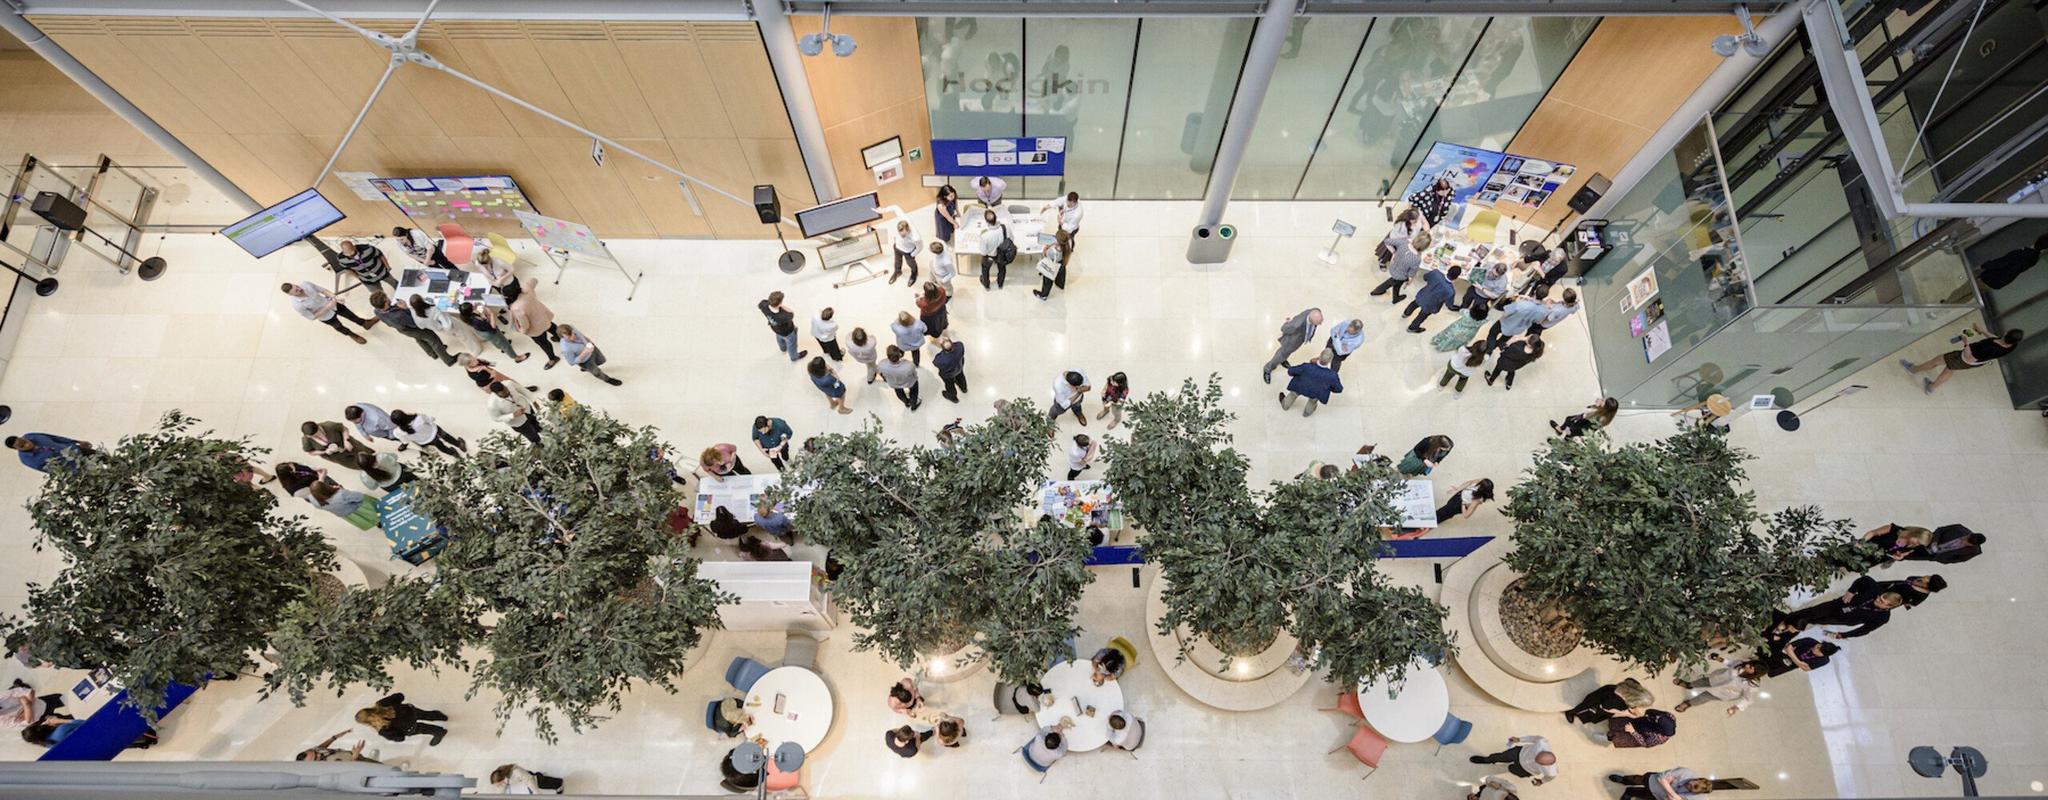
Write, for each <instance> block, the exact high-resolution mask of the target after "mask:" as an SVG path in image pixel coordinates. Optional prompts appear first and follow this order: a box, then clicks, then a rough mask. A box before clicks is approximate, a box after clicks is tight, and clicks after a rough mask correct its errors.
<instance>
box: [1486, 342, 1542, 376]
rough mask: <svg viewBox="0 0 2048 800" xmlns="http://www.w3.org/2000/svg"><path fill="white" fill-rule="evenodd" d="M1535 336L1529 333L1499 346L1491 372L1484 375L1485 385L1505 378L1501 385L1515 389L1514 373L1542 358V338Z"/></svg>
mask: <svg viewBox="0 0 2048 800" xmlns="http://www.w3.org/2000/svg"><path fill="white" fill-rule="evenodd" d="M1536 334H1537V332H1536V331H1530V332H1528V333H1525V334H1522V335H1520V336H1516V337H1514V338H1512V339H1509V340H1508V341H1507V343H1506V344H1503V345H1501V348H1500V355H1498V356H1495V357H1494V359H1493V371H1491V372H1488V373H1486V385H1488V386H1492V385H1493V381H1494V379H1495V378H1500V377H1502V376H1506V378H1507V379H1506V380H1505V381H1503V382H1502V385H1504V386H1506V387H1507V388H1508V389H1513V388H1515V372H1516V371H1518V370H1520V369H1521V368H1523V367H1526V366H1529V364H1530V363H1532V362H1534V361H1535V360H1536V359H1539V358H1542V357H1543V337H1541V336H1538V335H1536Z"/></svg>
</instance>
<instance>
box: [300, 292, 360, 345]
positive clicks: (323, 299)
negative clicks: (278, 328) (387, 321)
mask: <svg viewBox="0 0 2048 800" xmlns="http://www.w3.org/2000/svg"><path fill="white" fill-rule="evenodd" d="M281 288H282V289H283V290H284V293H285V294H287V295H290V296H291V298H292V308H293V309H295V310H297V311H298V312H299V316H301V317H305V318H306V319H309V320H312V321H314V322H318V323H320V324H322V325H325V326H327V327H330V328H333V329H335V330H337V331H340V332H341V335H343V336H346V337H348V338H350V339H354V340H355V341H356V344H365V343H366V342H365V340H364V339H363V337H361V336H357V335H356V333H355V332H354V331H351V330H349V329H347V328H344V327H342V326H341V320H343V319H345V320H348V321H350V322H353V323H355V324H356V325H358V326H360V327H361V328H362V329H363V330H369V329H370V327H371V326H373V325H376V324H377V321H376V320H374V319H363V318H362V317H360V316H357V315H356V312H354V311H352V310H350V309H349V307H348V306H346V305H343V304H342V302H341V298H340V297H337V296H335V294H334V293H333V292H330V291H327V290H326V289H322V288H320V287H319V286H318V285H317V284H315V283H313V282H312V281H299V282H298V283H287V284H282V286H281ZM336 317H340V319H336Z"/></svg>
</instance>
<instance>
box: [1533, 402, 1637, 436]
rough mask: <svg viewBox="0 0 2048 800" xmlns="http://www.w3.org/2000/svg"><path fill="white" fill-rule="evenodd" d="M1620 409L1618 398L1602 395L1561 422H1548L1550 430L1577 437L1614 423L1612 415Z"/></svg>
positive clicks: (1560, 434) (1561, 434) (1558, 433)
mask: <svg viewBox="0 0 2048 800" xmlns="http://www.w3.org/2000/svg"><path fill="white" fill-rule="evenodd" d="M1620 411H1621V401H1620V400H1616V399H1614V398H1612V397H1602V398H1600V399H1599V400H1598V401H1596V402H1594V403H1593V404H1592V405H1590V406H1586V410H1584V411H1581V412H1579V413H1577V414H1573V415H1571V416H1569V417H1565V418H1564V421H1563V422H1552V423H1550V431H1551V432H1552V433H1555V434H1557V435H1559V436H1562V437H1564V438H1566V439H1577V438H1579V437H1581V436H1584V435H1586V434H1589V433H1592V432H1594V431H1597V430H1600V429H1602V428H1605V427H1607V426H1609V425H1612V424H1614V415H1615V414H1617V413H1619V412H1620Z"/></svg>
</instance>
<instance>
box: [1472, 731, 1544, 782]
mask: <svg viewBox="0 0 2048 800" xmlns="http://www.w3.org/2000/svg"><path fill="white" fill-rule="evenodd" d="M1472 763H1474V764H1506V765H1508V772H1509V773H1511V774H1513V775H1514V776H1515V777H1517V778H1530V779H1532V780H1530V781H1529V783H1530V784H1531V785H1535V786H1542V785H1543V784H1544V783H1547V782H1549V781H1554V780H1557V752H1556V751H1553V750H1551V749H1550V740H1549V739H1545V738H1543V737H1541V736H1510V737H1508V749H1506V750H1502V751H1500V752H1498V753H1494V754H1492V755H1485V756H1473V757H1472Z"/></svg>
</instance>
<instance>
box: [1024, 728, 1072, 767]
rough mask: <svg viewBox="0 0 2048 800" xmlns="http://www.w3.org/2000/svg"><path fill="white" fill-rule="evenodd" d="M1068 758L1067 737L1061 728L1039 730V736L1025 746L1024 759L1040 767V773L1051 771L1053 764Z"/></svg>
mask: <svg viewBox="0 0 2048 800" xmlns="http://www.w3.org/2000/svg"><path fill="white" fill-rule="evenodd" d="M1066 756H1067V737H1066V736H1065V735H1064V734H1062V733H1060V727H1059V726H1057V725H1055V726H1053V727H1050V728H1039V729H1038V736H1037V737H1036V738H1033V739H1032V740H1031V743H1030V744H1027V745H1024V757H1025V758H1027V759H1030V760H1031V763H1032V764H1035V765H1037V766H1038V768H1039V770H1040V771H1044V770H1047V769H1051V768H1052V765H1053V762H1055V761H1058V760H1060V759H1062V758H1065V757H1066Z"/></svg>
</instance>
